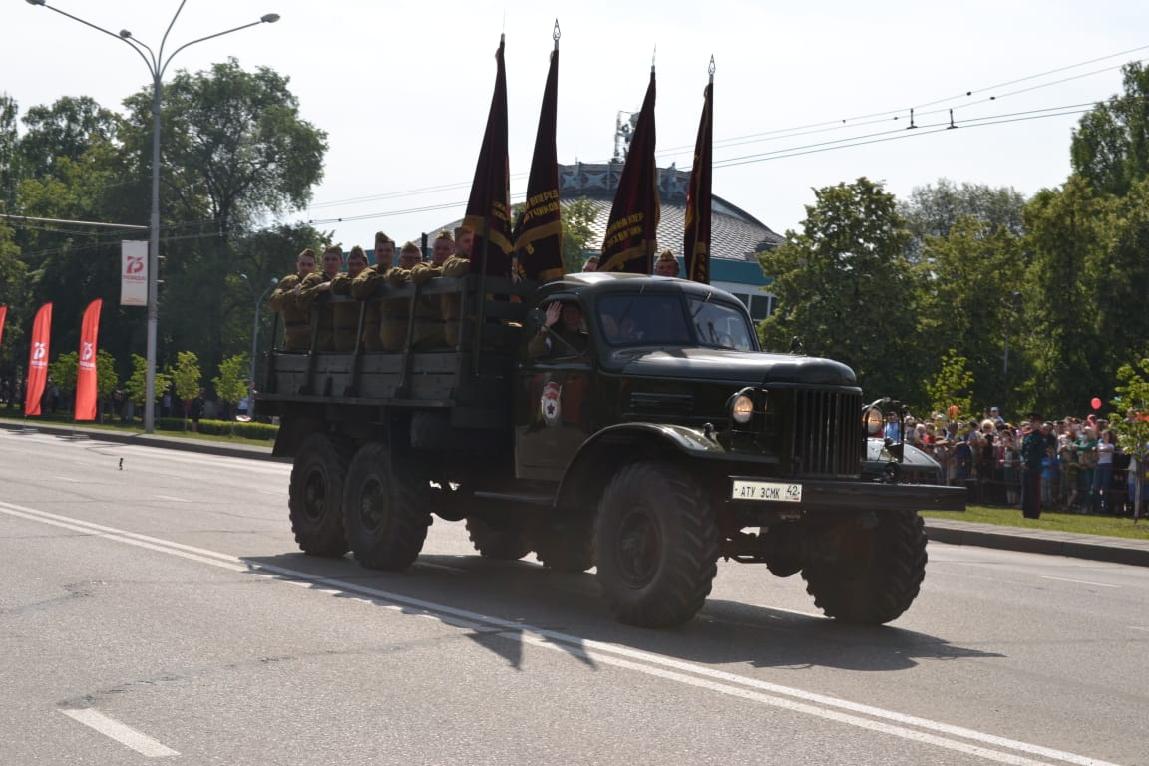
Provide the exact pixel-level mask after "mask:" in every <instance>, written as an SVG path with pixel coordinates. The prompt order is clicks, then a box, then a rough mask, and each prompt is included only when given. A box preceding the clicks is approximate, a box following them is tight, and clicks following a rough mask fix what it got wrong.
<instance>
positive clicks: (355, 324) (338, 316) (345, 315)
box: [330, 245, 379, 351]
mask: <svg viewBox="0 0 1149 766" xmlns="http://www.w3.org/2000/svg"><path fill="white" fill-rule="evenodd" d="M366 269H367V254H366V253H364V252H363V248H361V247H359V245H355V246H354V247H352V248H351V252H350V254H348V256H347V272H346V273H341V274H336V275H335V276H334V277H332V278H331V282H330V284H331V294H332V295H343V296H350V295H351V286H352V283H353V282H354V280H355V279H357V278H358V277H359V276H360V275H361V274H362V273H363V271H365V270H366ZM359 309H360V305H359V304H358V303H349V302H343V301H340V302H338V303H333V304H332V305H331V318H332V326H333V329H334V338H333V340H334V346H335V350H336V351H352V350H354V349H355V337H356V335H357V334H358V332H359ZM368 313H369V312H368ZM378 324H379V315H378V310H376V314H375V327H374V328H373V332H374V334H375V335H376V336H378V333H379V326H378ZM370 332H372V328H369V327H368V317H366V316H364V322H363V336H364V339H366V337H367V335H368V334H369V333H370Z"/></svg>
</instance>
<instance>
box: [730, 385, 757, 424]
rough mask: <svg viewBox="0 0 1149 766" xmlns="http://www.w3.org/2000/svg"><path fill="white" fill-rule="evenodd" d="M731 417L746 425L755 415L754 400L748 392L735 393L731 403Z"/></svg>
mask: <svg viewBox="0 0 1149 766" xmlns="http://www.w3.org/2000/svg"><path fill="white" fill-rule="evenodd" d="M730 417H731V418H733V420H734V422H735V423H738V424H739V425H746V424H747V423H749V422H750V418H752V417H754V400H753V399H752V398H751V397H750V396H749V395H747V394H742V393H739V394H735V395H734V399H733V401H731V403H730Z"/></svg>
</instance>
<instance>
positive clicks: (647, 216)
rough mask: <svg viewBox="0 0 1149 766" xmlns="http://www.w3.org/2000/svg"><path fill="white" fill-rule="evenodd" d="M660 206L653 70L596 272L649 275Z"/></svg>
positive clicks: (652, 68)
mask: <svg viewBox="0 0 1149 766" xmlns="http://www.w3.org/2000/svg"><path fill="white" fill-rule="evenodd" d="M659 206H660V202H659V199H658V167H657V166H656V165H655V164H654V67H651V69H650V85H648V86H647V88H646V98H644V99H643V100H642V109H641V110H640V111H639V114H638V123H637V124H636V125H635V127H634V135H633V136H632V137H631V140H630V148H629V149H628V150H627V153H626V164H625V165H623V168H622V177H621V178H620V179H619V181H618V190H617V191H616V192H615V194H614V204H613V205H611V208H610V218H609V219H608V220H607V224H606V236H605V237H604V238H603V241H602V258H600V259H599V267H598V270H599V271H628V272H631V273H632V274H649V273H650V271H651V267H652V266H653V265H654V251H655V249H656V248H657V246H658V241H657V235H656V232H657V230H658V217H659V212H660V209H659Z"/></svg>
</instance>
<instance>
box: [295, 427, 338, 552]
mask: <svg viewBox="0 0 1149 766" xmlns="http://www.w3.org/2000/svg"><path fill="white" fill-rule="evenodd" d="M350 461H351V448H350V447H349V446H348V445H346V444H345V443H343V442H340V441H337V440H334V439H331V438H330V437H328V436H327V435H326V434H319V433H313V434H311V435H310V436H308V437H307V438H306V439H305V440H304V442H303V444H302V445H300V448H299V451H298V452H296V454H295V461H294V462H293V463H292V464H291V482H290V484H289V486H288V500H287V507H288V511H289V516H290V518H291V531H292V533H293V534H294V535H295V542H296V543H297V544H298V545H299V549H300V550H301V551H303V552H304V553H306V554H309V555H311V556H327V557H331V558H338V557H340V556H342V555H343V554H344V553H347V539H346V537H345V535H344V534H343V509H342V501H343V485H344V480H345V478H346V476H347V465H348V463H349V462H350Z"/></svg>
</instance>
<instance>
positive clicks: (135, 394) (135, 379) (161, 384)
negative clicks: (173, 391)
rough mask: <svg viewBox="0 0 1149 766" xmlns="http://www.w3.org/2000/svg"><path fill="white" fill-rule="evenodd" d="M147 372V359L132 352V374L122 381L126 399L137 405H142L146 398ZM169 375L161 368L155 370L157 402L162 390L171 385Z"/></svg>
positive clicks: (162, 393) (161, 395) (162, 392)
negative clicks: (126, 395)
mask: <svg viewBox="0 0 1149 766" xmlns="http://www.w3.org/2000/svg"><path fill="white" fill-rule="evenodd" d="M147 372H148V360H147V359H145V358H144V357H142V356H140V355H139V354H132V374H131V376H130V377H129V378H128V379H127V380H126V381H124V390H125V391H126V392H127V394H128V399H129V400H130V401H131V402H133V403H134V404H135V405H136V406H137V407H143V406H144V401H145V400H146V399H147V390H148V389H147ZM171 384H172V381H171V377H170V376H169V375H168V374H167V373H166V372H163V371H161V370H158V369H157V370H156V401H157V402H158V401H159V400H160V399H161V398H162V397H163V395H164V392H165V391H167V390H168V388H169V387H170V386H171Z"/></svg>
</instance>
